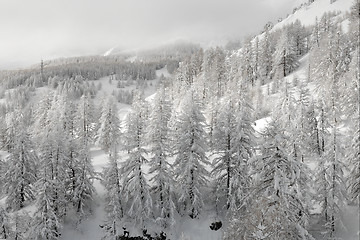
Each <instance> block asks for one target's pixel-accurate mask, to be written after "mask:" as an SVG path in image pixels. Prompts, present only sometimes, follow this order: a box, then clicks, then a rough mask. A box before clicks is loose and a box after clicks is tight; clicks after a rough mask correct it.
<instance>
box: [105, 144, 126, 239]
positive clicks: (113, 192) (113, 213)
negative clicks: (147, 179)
mask: <svg viewBox="0 0 360 240" xmlns="http://www.w3.org/2000/svg"><path fill="white" fill-rule="evenodd" d="M117 144H118V141H115V142H114V143H113V144H112V146H111V147H110V149H109V164H108V165H107V166H106V167H105V168H104V170H103V174H102V175H103V181H102V183H103V184H104V186H105V189H106V195H105V201H106V207H105V210H106V212H107V222H108V224H111V226H112V235H113V236H116V235H117V234H116V232H117V230H116V226H117V223H118V222H119V221H120V220H121V219H122V218H123V216H124V209H123V196H122V185H121V174H120V169H119V163H118V158H119V155H118V152H117Z"/></svg>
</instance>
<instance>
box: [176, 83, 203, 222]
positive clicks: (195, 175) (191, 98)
mask: <svg viewBox="0 0 360 240" xmlns="http://www.w3.org/2000/svg"><path fill="white" fill-rule="evenodd" d="M204 128H205V118H204V115H203V114H202V112H201V109H200V103H199V101H198V100H197V98H196V96H195V93H194V92H193V91H192V90H189V92H188V93H187V95H186V96H185V98H184V99H183V103H182V107H181V112H180V113H179V116H178V121H177V123H176V128H175V129H176V130H175V133H174V134H175V136H176V137H175V139H174V140H175V141H174V143H173V144H174V145H173V149H174V155H175V162H174V168H175V177H176V178H175V179H176V181H177V182H178V184H179V189H180V197H179V203H180V204H182V213H186V214H188V215H189V216H190V217H191V218H197V217H198V216H199V214H200V213H201V210H202V208H203V205H204V202H203V191H204V188H205V187H206V184H207V176H208V174H209V173H208V171H207V170H206V168H205V166H206V165H208V164H209V162H208V159H207V156H206V154H205V152H206V150H207V142H206V133H205V129H204Z"/></svg>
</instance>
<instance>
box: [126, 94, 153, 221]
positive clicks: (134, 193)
mask: <svg viewBox="0 0 360 240" xmlns="http://www.w3.org/2000/svg"><path fill="white" fill-rule="evenodd" d="M145 107H146V106H145V102H144V100H143V99H142V97H141V95H140V94H137V95H136V96H135V97H134V100H133V104H132V108H133V109H132V111H131V112H130V113H129V114H128V116H127V119H126V130H125V134H124V140H125V146H124V147H125V150H126V151H127V152H128V158H127V159H126V160H125V162H124V163H123V165H122V166H121V173H122V174H123V177H124V186H123V188H124V198H125V201H126V202H127V203H128V204H129V206H128V209H129V210H128V212H127V213H128V215H129V216H130V217H131V218H133V219H135V221H136V223H138V224H139V225H140V226H141V225H143V224H144V223H145V222H146V221H147V220H148V219H149V218H150V217H151V213H152V199H151V195H150V187H149V184H148V182H147V180H146V178H145V171H144V164H145V163H147V162H148V160H147V159H146V158H145V155H146V154H147V150H146V149H145V144H144V143H145V142H144V129H145V120H146V119H147V114H146V108H145Z"/></svg>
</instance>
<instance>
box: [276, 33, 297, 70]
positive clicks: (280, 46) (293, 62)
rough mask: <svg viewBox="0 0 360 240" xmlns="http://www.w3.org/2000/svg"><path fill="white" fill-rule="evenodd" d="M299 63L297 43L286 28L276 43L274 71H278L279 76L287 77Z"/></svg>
mask: <svg viewBox="0 0 360 240" xmlns="http://www.w3.org/2000/svg"><path fill="white" fill-rule="evenodd" d="M298 64H299V63H298V59H297V54H296V50H295V43H294V42H293V41H292V39H291V37H290V36H289V32H288V31H287V30H286V29H285V30H283V31H282V33H281V36H280V39H279V41H278V42H277V45H276V51H275V52H274V56H273V71H278V76H281V77H286V76H287V75H288V74H289V73H291V72H292V71H294V70H295V68H296V67H297V66H298ZM274 73H275V72H274Z"/></svg>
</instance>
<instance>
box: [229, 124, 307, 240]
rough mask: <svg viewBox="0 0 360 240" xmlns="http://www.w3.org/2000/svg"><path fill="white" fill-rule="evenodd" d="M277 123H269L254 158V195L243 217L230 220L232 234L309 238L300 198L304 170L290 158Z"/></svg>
mask: <svg viewBox="0 0 360 240" xmlns="http://www.w3.org/2000/svg"><path fill="white" fill-rule="evenodd" d="M277 122H278V120H273V121H272V122H270V123H269V126H268V128H267V130H266V132H265V138H264V142H263V143H262V144H261V146H262V147H261V152H262V154H261V156H260V157H259V158H258V159H254V160H255V163H254V173H255V186H254V192H253V194H254V196H253V199H252V202H251V204H250V205H249V207H248V209H247V211H246V212H245V213H244V214H243V218H242V219H240V220H239V219H236V218H235V220H233V221H234V223H235V224H232V225H231V226H232V227H231V228H230V229H229V230H228V232H229V234H232V235H231V236H234V234H235V236H237V238H241V237H242V238H244V239H247V238H250V237H254V236H260V235H261V236H266V237H268V238H269V239H312V237H311V235H310V234H309V233H308V232H307V230H306V228H307V218H308V209H307V206H306V203H305V202H304V201H302V198H301V197H299V195H301V190H302V188H303V186H304V182H305V181H307V179H306V178H304V176H306V175H305V171H306V170H307V169H306V167H305V166H304V165H303V164H302V163H301V162H299V161H296V160H294V159H293V158H292V153H291V152H289V151H288V148H287V141H288V139H287V138H288V137H287V136H286V135H285V134H284V130H283V129H282V128H281V127H280V125H279V124H278V123H277ZM228 239H230V238H228ZM255 239H256V238H255ZM265 239H266V238H265Z"/></svg>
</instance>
